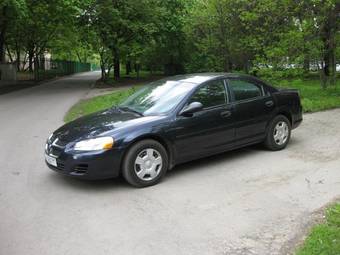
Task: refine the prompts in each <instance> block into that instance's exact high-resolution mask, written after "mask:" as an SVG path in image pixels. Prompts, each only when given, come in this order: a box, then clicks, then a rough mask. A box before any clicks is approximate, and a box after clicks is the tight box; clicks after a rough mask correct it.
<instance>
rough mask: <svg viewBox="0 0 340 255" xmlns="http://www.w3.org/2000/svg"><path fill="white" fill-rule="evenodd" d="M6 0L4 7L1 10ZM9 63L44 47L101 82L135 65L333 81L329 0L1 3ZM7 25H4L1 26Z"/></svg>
mask: <svg viewBox="0 0 340 255" xmlns="http://www.w3.org/2000/svg"><path fill="white" fill-rule="evenodd" d="M5 7H6V8H5ZM0 8H1V9H2V11H3V13H5V15H2V16H0V25H1V27H0V28H1V29H0V33H1V34H0V35H1V36H0V46H1V41H3V40H2V39H1V38H2V37H3V36H4V38H5V42H6V43H5V44H6V48H7V51H8V52H9V53H10V55H12V56H11V57H12V58H13V61H15V60H16V59H18V58H19V60H20V57H21V58H22V59H21V60H24V57H23V56H25V58H28V61H29V62H32V61H33V59H34V58H35V59H37V58H39V55H41V54H42V53H43V52H45V51H48V52H50V53H52V54H53V56H54V57H55V58H58V59H64V60H78V61H80V62H89V61H90V62H93V63H96V64H99V65H100V66H101V70H102V79H103V80H106V79H108V78H109V77H110V72H111V71H112V70H113V72H114V77H115V79H117V78H119V77H120V70H121V66H120V65H121V64H124V65H126V70H127V73H129V72H130V71H131V70H132V69H134V70H135V71H136V73H137V74H139V73H140V71H141V70H142V69H144V70H149V71H152V72H153V71H164V73H165V74H166V75H172V74H177V73H183V72H219V71H226V72H233V71H238V72H240V71H241V72H245V73H254V72H255V73H259V74H260V75H263V76H266V77H269V78H270V79H271V80H275V79H278V78H283V79H286V78H293V77H297V76H301V75H303V76H308V74H309V73H310V71H318V72H319V77H320V80H321V84H322V86H323V87H324V88H326V87H327V86H329V85H332V84H333V85H334V84H336V73H335V65H336V63H339V54H340V50H339V45H338V44H339V43H338V42H339V39H340V34H339V33H337V32H336V31H338V30H339V27H340V19H338V13H339V12H340V2H339V1H337V0H313V1H311V0H301V1H295V0H284V1H282V0H258V1H247V0H139V1H135V0H116V1H111V0H84V1H79V0H56V1H49V0H41V1H35V0H3V1H1V3H0ZM4 27H7V29H3V28H4Z"/></svg>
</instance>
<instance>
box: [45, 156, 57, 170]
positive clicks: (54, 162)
mask: <svg viewBox="0 0 340 255" xmlns="http://www.w3.org/2000/svg"><path fill="white" fill-rule="evenodd" d="M45 160H46V162H47V163H48V164H50V165H52V166H55V167H57V159H56V158H54V157H51V156H50V155H47V154H45Z"/></svg>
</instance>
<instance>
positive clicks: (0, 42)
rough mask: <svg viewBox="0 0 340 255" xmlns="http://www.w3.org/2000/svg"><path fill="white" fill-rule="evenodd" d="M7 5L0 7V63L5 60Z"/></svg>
mask: <svg viewBox="0 0 340 255" xmlns="http://www.w3.org/2000/svg"><path fill="white" fill-rule="evenodd" d="M6 13H7V6H4V7H2V19H3V22H2V27H1V30H0V63H4V62H5V39H6V37H5V34H6V29H7V20H6Z"/></svg>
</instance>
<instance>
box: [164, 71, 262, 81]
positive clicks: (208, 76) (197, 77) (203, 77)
mask: <svg viewBox="0 0 340 255" xmlns="http://www.w3.org/2000/svg"><path fill="white" fill-rule="evenodd" d="M241 77H243V78H251V79H256V78H255V77H253V76H250V75H245V74H238V73H193V74H181V75H175V76H170V77H167V78H165V79H166V80H169V81H178V82H189V83H195V84H201V83H204V82H207V81H210V80H214V79H216V78H241Z"/></svg>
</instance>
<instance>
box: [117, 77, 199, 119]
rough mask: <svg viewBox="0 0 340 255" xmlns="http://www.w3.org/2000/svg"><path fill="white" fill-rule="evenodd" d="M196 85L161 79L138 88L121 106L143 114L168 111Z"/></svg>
mask: <svg viewBox="0 0 340 255" xmlns="http://www.w3.org/2000/svg"><path fill="white" fill-rule="evenodd" d="M194 87H195V84H194V83H189V82H181V81H171V80H167V79H163V80H159V81H156V82H152V83H150V84H149V85H147V86H145V87H143V88H142V89H140V90H138V91H137V92H135V93H134V94H132V95H131V96H130V97H128V98H127V99H126V100H125V101H124V102H123V103H121V104H120V105H119V106H120V107H121V108H124V109H130V110H131V111H135V112H139V113H141V114H143V115H153V114H162V113H166V112H168V111H171V110H172V109H174V108H175V107H176V106H177V105H178V104H179V103H180V101H181V100H182V99H183V98H184V97H185V95H186V94H187V93H188V92H189V91H190V90H191V89H193V88H194Z"/></svg>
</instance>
